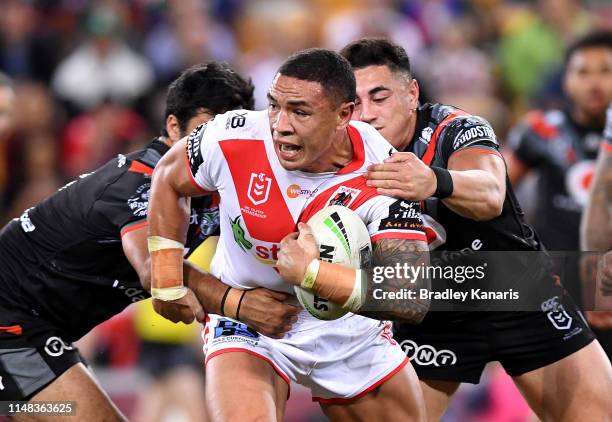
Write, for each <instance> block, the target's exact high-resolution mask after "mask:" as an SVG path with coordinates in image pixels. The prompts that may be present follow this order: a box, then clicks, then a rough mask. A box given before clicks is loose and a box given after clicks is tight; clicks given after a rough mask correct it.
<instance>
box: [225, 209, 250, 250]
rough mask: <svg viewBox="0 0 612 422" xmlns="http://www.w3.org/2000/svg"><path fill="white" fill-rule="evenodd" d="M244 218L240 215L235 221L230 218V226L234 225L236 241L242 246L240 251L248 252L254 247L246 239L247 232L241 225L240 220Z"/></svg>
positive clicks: (233, 230) (233, 231)
mask: <svg viewBox="0 0 612 422" xmlns="http://www.w3.org/2000/svg"><path fill="white" fill-rule="evenodd" d="M241 218H242V217H241V216H240V215H239V216H238V217H236V218H234V219H233V220H232V219H231V218H230V224H231V225H232V233H234V240H235V241H236V243H237V244H238V246H240V249H242V250H243V251H245V252H246V251H248V250H250V249H251V248H252V247H253V244H252V243H251V242H249V241H248V240H247V238H246V232H245V231H244V229H243V228H242V226H241V225H240V219H241Z"/></svg>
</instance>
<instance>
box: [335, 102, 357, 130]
mask: <svg viewBox="0 0 612 422" xmlns="http://www.w3.org/2000/svg"><path fill="white" fill-rule="evenodd" d="M353 111H355V103H354V102H353V101H348V102H345V103H342V104H340V107H339V108H338V129H339V130H344V128H346V126H348V124H349V122H350V121H351V118H352V117H353Z"/></svg>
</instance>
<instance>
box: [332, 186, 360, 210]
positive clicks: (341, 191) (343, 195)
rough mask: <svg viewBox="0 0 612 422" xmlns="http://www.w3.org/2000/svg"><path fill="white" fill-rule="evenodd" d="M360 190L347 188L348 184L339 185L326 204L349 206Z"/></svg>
mask: <svg viewBox="0 0 612 422" xmlns="http://www.w3.org/2000/svg"><path fill="white" fill-rule="evenodd" d="M360 193H361V191H360V190H359V189H354V188H349V187H348V186H340V187H339V188H338V189H336V191H335V192H334V193H333V194H332V195H331V197H330V198H331V199H330V200H329V203H328V204H327V205H328V206H332V205H342V206H343V207H349V206H350V205H351V204H352V203H353V202H354V201H355V199H357V197H358V196H359V194H360Z"/></svg>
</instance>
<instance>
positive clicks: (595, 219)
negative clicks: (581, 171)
mask: <svg viewBox="0 0 612 422" xmlns="http://www.w3.org/2000/svg"><path fill="white" fill-rule="evenodd" d="M602 153H604V152H603V151H602ZM596 172H597V174H596V175H595V180H594V182H593V183H594V184H593V188H592V192H591V198H590V204H589V206H588V207H587V209H586V211H585V212H586V215H585V218H586V219H587V220H586V227H584V230H585V232H584V236H585V237H584V238H583V239H584V243H583V248H584V249H586V250H589V251H601V252H604V251H608V250H610V249H611V248H612V224H611V222H610V219H611V217H612V154H610V153H607V154H606V155H605V156H603V157H601V158H600V159H599V161H598V163H597V167H596Z"/></svg>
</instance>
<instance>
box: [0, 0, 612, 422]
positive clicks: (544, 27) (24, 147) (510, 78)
mask: <svg viewBox="0 0 612 422" xmlns="http://www.w3.org/2000/svg"><path fill="white" fill-rule="evenodd" d="M597 27H607V28H612V3H610V2H609V1H607V0H590V1H579V0H538V1H535V0H534V1H529V0H131V1H127V0H2V1H1V12H0V72H2V73H4V74H6V75H7V76H8V77H10V78H11V80H12V82H11V83H12V84H13V89H14V95H8V94H6V95H5V93H3V92H2V88H3V81H2V79H0V222H2V223H5V222H6V221H8V220H9V219H11V218H14V217H18V216H19V215H20V214H21V213H22V211H23V210H24V209H26V208H28V207H30V206H32V205H33V204H35V203H36V202H38V201H40V200H41V199H43V198H45V197H47V196H48V195H50V194H51V193H53V192H54V191H55V190H56V189H57V188H59V187H60V186H62V185H63V184H64V183H66V182H68V181H70V180H72V179H74V178H75V177H78V175H80V174H82V173H86V172H88V171H90V170H92V169H94V168H96V167H97V166H99V165H101V164H103V163H104V162H106V161H107V160H108V159H110V158H111V157H113V156H114V155H116V154H117V153H120V152H128V151H132V150H135V149H137V148H139V147H141V146H143V145H144V144H145V143H147V142H148V141H149V140H150V139H151V138H152V137H154V136H156V135H157V134H158V133H159V131H160V130H161V127H160V123H161V122H163V118H162V117H163V112H164V110H163V106H164V99H165V94H166V89H167V85H168V83H169V82H170V81H171V80H173V79H175V78H176V77H177V76H178V75H179V73H180V72H181V71H182V70H184V69H185V68H186V67H188V66H190V65H193V64H196V63H200V62H203V61H208V60H220V61H226V62H228V63H230V64H231V65H233V66H235V67H236V68H237V69H239V70H240V71H241V72H242V74H244V75H245V76H248V77H250V78H252V81H253V83H254V84H255V87H256V91H255V92H256V108H258V109H260V108H264V107H265V106H266V98H265V94H266V90H267V88H268V86H269V84H270V82H271V81H272V78H273V76H274V74H275V71H276V69H277V67H278V66H279V64H280V63H281V62H282V61H283V60H284V59H285V58H286V57H287V56H288V55H289V54H291V53H292V52H295V51H297V50H301V49H303V48H307V47H314V46H322V47H328V48H333V49H339V48H341V47H342V46H344V45H345V44H347V43H348V42H349V41H352V40H354V39H356V38H358V37H361V36H365V35H370V36H386V37H389V38H390V39H391V40H393V41H394V42H396V43H398V44H400V45H402V46H403V47H404V48H405V49H406V50H407V52H408V53H409V55H410V58H411V60H412V63H413V67H414V71H415V76H416V78H417V79H418V80H419V82H420V84H421V87H422V96H421V97H422V100H425V101H426V100H431V101H435V102H442V103H447V104H453V105H455V106H458V107H461V108H464V109H465V110H467V111H469V112H470V113H472V114H477V115H481V116H483V117H485V118H486V119H487V120H489V121H490V122H491V124H492V126H493V128H494V129H495V131H496V133H497V135H498V139H500V141H501V142H502V143H503V142H504V141H505V138H506V136H507V133H508V130H509V128H510V127H512V126H513V125H514V124H515V123H516V122H517V121H518V120H519V119H520V118H521V117H522V116H524V114H525V113H526V112H527V111H529V110H531V109H533V108H542V107H544V108H547V107H561V106H562V104H563V103H564V101H565V100H564V98H563V93H562V83H561V77H562V62H563V54H564V50H565V47H566V46H567V45H568V43H569V42H571V41H572V40H573V39H574V38H575V37H576V36H578V35H581V34H584V33H585V32H587V31H589V30H592V29H593V28H597ZM6 83H8V82H6ZM13 102H14V105H13V106H10V103H13ZM7 104H8V105H7ZM7 114H8V115H7ZM119 332H120V331H119V330H116V329H110V330H108V333H107V334H108V337H105V336H104V335H102V336H101V338H102V339H104V340H105V341H108V342H109V343H110V342H112V337H113V336H112V335H116V334H117V333H119ZM111 334H112V335H111ZM122 338H123V339H125V338H126V337H125V336H124V337H122ZM127 350H128V351H130V350H133V348H131V349H130V348H128V349H127ZM118 356H119V358H122V359H124V360H125V359H127V363H128V364H129V363H130V356H132V355H130V354H129V353H127V352H126V353H123V352H121V353H119V354H118ZM134 359H136V358H134ZM111 360H112V359H111ZM144 419H147V418H144ZM144 419H143V420H144Z"/></svg>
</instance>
